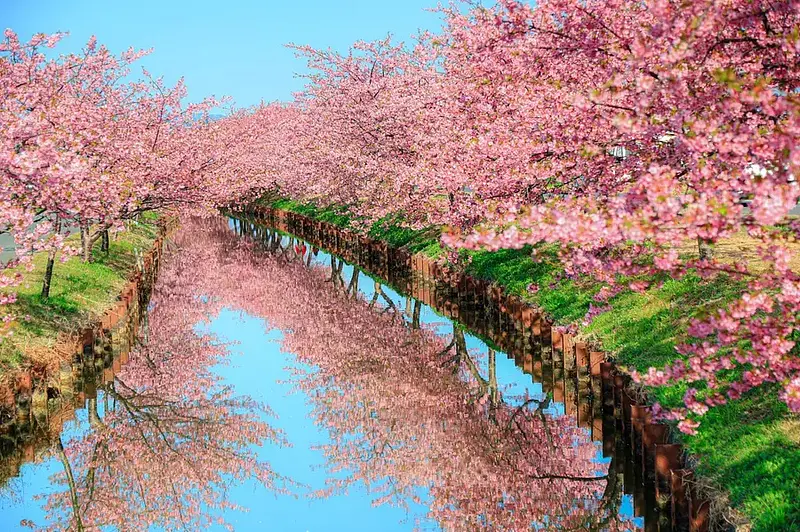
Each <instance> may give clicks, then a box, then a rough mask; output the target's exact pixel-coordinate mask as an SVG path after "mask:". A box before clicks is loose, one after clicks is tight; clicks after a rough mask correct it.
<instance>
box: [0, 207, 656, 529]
mask: <svg viewBox="0 0 800 532" xmlns="http://www.w3.org/2000/svg"><path fill="white" fill-rule="evenodd" d="M171 247H172V250H171V252H170V253H169V256H168V257H167V259H166V260H165V263H164V265H163V266H162V269H161V272H160V275H159V280H158V282H157V283H156V286H155V288H154V290H153V293H152V297H151V299H150V302H149V305H148V307H147V311H146V313H145V315H144V317H143V319H142V320H141V321H142V323H141V326H140V327H139V328H138V334H137V336H136V340H135V341H130V339H128V340H127V341H126V340H125V339H124V338H122V339H120V338H115V339H114V340H113V341H111V340H109V342H110V344H109V346H110V351H111V355H110V356H109V357H106V359H105V360H104V361H103V362H102V363H100V364H98V363H97V361H96V360H91V361H87V360H86V359H85V357H83V358H80V357H79V358H76V363H75V365H81V364H82V365H83V366H84V367H82V368H78V369H73V370H72V376H71V377H70V376H67V377H65V378H62V382H63V381H65V380H66V381H69V382H70V383H72V385H71V386H62V387H60V388H58V387H55V386H54V387H53V388H52V389H48V393H47V397H48V399H47V400H46V407H45V408H44V409H43V411H40V412H38V413H37V412H31V413H28V414H26V415H27V416H28V417H27V418H26V419H25V420H22V421H20V420H19V419H17V421H16V422H15V423H6V425H5V426H4V428H3V432H0V438H2V439H0V453H2V455H1V456H0V530H17V529H22V530H24V529H30V528H34V529H39V528H49V529H82V530H93V529H108V530H114V529H117V530H148V529H153V530H159V529H166V530H172V529H189V530H195V529H201V530H205V529H220V530H221V529H224V527H225V526H226V525H230V526H231V527H233V528H234V529H236V530H279V531H283V530H287V531H294V530H297V531H316V530H319V531H324V530H365V531H366V530H440V529H444V530H479V529H487V530H530V529H536V530H637V529H640V528H642V527H645V526H646V525H650V524H653V523H656V522H657V516H656V518H654V517H653V511H652V509H651V508H650V507H649V506H652V505H649V506H648V507H647V508H644V506H642V504H641V503H637V497H638V498H640V499H641V498H642V497H644V495H643V493H644V491H642V490H639V491H637V490H634V489H631V485H633V484H637V483H638V484H642V481H641V479H638V480H637V479H636V475H637V472H636V470H635V469H634V468H632V466H631V462H632V461H634V457H628V459H627V461H625V460H624V458H622V457H624V456H625V452H624V451H625V449H623V448H620V444H619V443H618V442H617V441H616V440H614V439H612V440H610V441H611V443H610V444H609V438H608V434H609V424H610V425H611V427H612V430H613V425H614V420H613V418H612V419H610V420H609V419H603V418H602V417H599V418H597V419H594V418H593V412H592V411H583V412H576V410H578V411H579V410H580V409H581V404H580V401H579V400H575V401H573V400H572V399H574V396H575V393H577V391H578V388H580V386H579V385H576V387H574V388H573V389H572V396H570V394H569V387H566V388H565V387H563V386H562V387H560V388H559V387H553V386H552V385H547V384H545V385H543V384H542V382H543V380H542V379H538V380H537V379H534V378H532V375H531V371H527V372H526V371H524V366H525V363H520V362H521V361H522V360H521V359H522V358H524V357H523V356H522V355H521V354H520V353H505V352H503V351H502V350H501V349H500V348H499V347H498V346H497V344H495V343H494V342H493V341H491V340H489V339H488V338H487V336H486V335H485V334H484V332H483V331H481V330H477V329H475V328H471V329H470V328H466V327H465V326H463V325H462V324H461V323H460V322H458V321H454V320H452V319H450V318H448V317H446V316H444V315H443V314H442V313H440V312H437V311H436V310H434V309H433V308H431V307H429V306H428V305H425V304H423V303H422V302H421V301H420V298H418V297H414V296H415V294H413V293H411V292H413V290H411V291H406V292H404V291H403V290H402V289H401V288H399V287H398V286H397V283H393V282H392V281H391V280H389V279H386V278H381V277H377V276H376V273H375V272H372V271H368V270H365V269H363V268H362V265H361V264H348V263H346V262H345V261H344V260H342V259H341V258H339V257H338V256H335V255H331V254H329V253H327V252H326V251H325V250H324V249H318V248H317V247H314V246H313V245H312V244H311V243H309V242H306V241H304V240H302V239H300V238H297V237H295V236H294V235H290V234H286V233H284V232H282V231H278V230H275V229H272V228H269V227H266V226H261V225H257V224H254V223H252V222H249V221H247V220H238V219H228V220H205V221H195V222H190V223H186V224H185V225H184V227H183V228H182V229H181V230H180V231H179V233H178V234H177V235H176V237H175V242H174V244H173V245H172V246H171ZM387 277H391V275H388V274H387ZM462 307H463V308H462V309H461V312H462V314H464V313H466V312H470V313H472V314H471V315H472V316H473V317H474V316H475V315H479V314H480V312H481V309H480V308H472V309H467V308H466V307H464V305H463V303H462ZM465 321H470V320H465ZM473 321H474V320H473ZM478 329H479V328H478ZM114 334H117V333H115V332H114V331H112V332H111V333H110V335H114ZM118 336H119V334H118ZM482 338H487V339H486V340H484V339H482ZM87 364H88V366H89V369H88V370H87V369H86V367H85V366H87ZM527 364H528V365H529V366H531V368H532V367H533V365H534V361H533V360H527ZM562 369H563V368H562ZM539 370H540V371H544V372H547V371H548V369H547V368H543V367H541V366H540V367H539ZM87 371H88V372H89V373H90V374H91V375H90V376H89V377H87ZM76 375H78V376H79V377H76ZM545 380H547V379H545ZM547 382H551V383H552V382H553V375H552V374H551V375H550V376H549V381H547ZM588 386H589V389H588V392H587V393H589V394H590V395H591V394H592V388H591V384H589V385H588ZM595 395H597V392H595ZM601 406H602V405H601ZM612 406H613V405H612ZM76 407H77V408H76ZM40 410H42V409H40ZM596 410H597V411H599V412H600V414H602V408H598V409H596ZM612 410H613V408H612ZM581 415H583V416H584V417H585V419H584V421H586V422H581V419H582V418H581ZM17 417H19V416H17ZM595 417H596V416H595ZM54 427H55V428H54ZM604 428H605V432H606V438H605V439H604V438H603V436H602V433H603V429H604ZM598 433H599V437H598ZM638 474H639V475H641V473H638ZM643 508H644V509H643ZM648 516H649V517H648ZM648 528H650V526H648Z"/></svg>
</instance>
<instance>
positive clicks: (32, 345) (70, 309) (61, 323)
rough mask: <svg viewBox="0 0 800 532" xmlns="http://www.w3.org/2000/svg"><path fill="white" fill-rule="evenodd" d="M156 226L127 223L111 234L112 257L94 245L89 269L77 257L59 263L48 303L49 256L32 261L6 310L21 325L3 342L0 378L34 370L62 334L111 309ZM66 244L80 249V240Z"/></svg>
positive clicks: (145, 221)
mask: <svg viewBox="0 0 800 532" xmlns="http://www.w3.org/2000/svg"><path fill="white" fill-rule="evenodd" d="M156 220H157V217H156V215H154V214H148V215H145V216H143V217H142V219H141V221H140V222H129V223H128V224H127V230H126V231H123V232H120V233H117V234H115V235H113V234H112V237H111V241H110V245H109V251H108V253H105V252H102V251H101V250H100V245H99V242H98V243H96V245H95V246H94V249H93V250H92V262H90V263H88V264H86V263H84V262H83V261H82V260H81V259H80V258H79V257H70V259H69V260H67V262H65V263H61V262H59V260H58V259H56V262H55V266H54V268H53V279H52V283H51V287H50V297H49V298H48V299H46V300H43V299H42V298H41V295H40V294H41V289H42V279H43V277H44V270H45V265H46V262H47V255H46V253H38V254H36V255H35V256H34V259H33V264H34V269H33V270H32V271H30V272H28V271H26V270H24V269H22V268H20V269H19V271H20V272H21V273H22V274H23V281H22V284H21V285H20V286H19V287H17V288H16V292H17V302H16V303H14V304H13V305H9V306H8V307H7V309H6V310H7V311H10V312H12V313H13V314H14V315H16V316H17V319H16V321H15V323H14V325H13V334H12V336H10V337H8V338H6V339H4V340H2V341H0V374H1V373H3V372H4V371H8V370H9V369H15V368H18V367H21V366H27V365H30V364H31V363H32V362H34V361H35V359H36V356H37V354H38V353H42V352H45V351H46V350H47V349H48V348H51V347H52V346H53V345H54V344H55V340H56V338H57V337H58V335H59V333H62V332H67V331H74V330H77V329H79V328H80V327H82V326H85V325H87V324H88V323H90V321H91V320H92V319H94V318H96V317H97V316H98V315H100V314H102V313H103V312H105V310H106V309H108V308H109V307H111V306H112V304H113V303H114V301H115V300H116V298H117V296H118V295H119V293H120V291H121V289H122V287H123V286H124V285H125V282H126V280H127V279H128V278H129V276H130V275H131V274H132V272H133V271H134V268H135V265H136V253H137V252H138V253H145V252H147V251H148V250H149V249H150V248H151V247H152V245H153V241H154V240H155V239H156V238H157V236H158V226H157V225H156V223H155V222H156ZM68 241H70V243H72V244H73V245H77V243H78V241H77V235H73V236H70V237H69V239H68Z"/></svg>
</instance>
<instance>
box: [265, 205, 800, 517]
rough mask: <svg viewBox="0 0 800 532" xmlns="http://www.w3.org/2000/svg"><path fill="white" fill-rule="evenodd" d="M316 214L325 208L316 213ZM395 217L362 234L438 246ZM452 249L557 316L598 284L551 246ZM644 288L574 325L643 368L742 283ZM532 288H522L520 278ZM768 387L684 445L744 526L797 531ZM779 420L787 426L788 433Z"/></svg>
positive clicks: (795, 496) (717, 416)
mask: <svg viewBox="0 0 800 532" xmlns="http://www.w3.org/2000/svg"><path fill="white" fill-rule="evenodd" d="M270 205H272V206H274V207H277V208H284V209H287V210H292V211H294V212H298V213H302V214H306V215H308V216H312V217H317V218H319V219H323V218H322V217H321V215H320V213H325V212H329V209H330V208H329V209H322V210H317V209H316V208H315V207H312V206H308V205H305V206H304V205H301V204H299V203H297V202H292V201H285V200H282V202H277V203H270ZM333 212H335V213H336V215H337V216H338V217H340V218H337V220H338V223H337V225H347V224H348V223H350V222H351V220H349V219H347V216H346V210H344V209H335V210H334V211H333ZM325 216H330V215H328V214H325ZM401 222H402V220H401V219H400V218H397V217H395V218H393V219H387V220H382V221H380V222H378V223H375V224H373V225H372V226H371V227H370V228H369V235H370V236H371V237H372V238H376V239H381V240H385V241H387V242H388V243H390V244H392V245H394V246H398V247H406V248H407V249H409V250H411V251H413V252H422V253H425V254H427V255H430V256H434V257H436V256H439V255H440V254H441V253H442V250H441V247H440V246H439V236H440V233H439V231H438V230H437V229H436V228H427V229H425V230H421V231H415V230H412V229H409V228H407V227H403V226H402V223H401ZM533 251H534V249H533V248H532V247H530V246H529V247H525V248H523V249H519V250H499V251H493V252H488V251H477V252H462V255H463V258H464V259H466V263H467V266H466V269H467V271H468V272H469V273H471V274H472V275H475V276H476V277H480V278H484V279H488V280H491V281H494V282H497V283H499V284H500V285H502V286H504V287H505V288H506V290H509V291H510V292H512V293H515V294H518V295H521V296H522V297H523V298H525V299H527V300H528V301H530V302H531V303H533V304H534V305H536V306H538V307H539V308H541V309H543V310H544V311H545V312H546V313H547V314H548V315H550V316H551V317H552V318H553V320H554V321H555V322H557V323H561V324H568V323H576V322H577V323H580V322H581V321H582V319H583V317H584V316H585V315H586V312H587V311H588V310H589V305H590V303H592V302H593V301H594V299H593V298H594V295H595V294H596V293H597V291H598V290H599V288H600V287H599V285H598V284H597V283H595V282H593V281H591V280H589V279H585V278H579V279H566V278H565V276H564V272H563V269H562V267H561V265H560V263H559V261H558V258H557V256H556V248H554V247H552V246H542V247H537V248H536V250H535V251H536V260H535V261H534V260H533V259H532V252H533ZM661 281H662V283H661V284H660V286H659V285H655V286H653V287H651V288H650V289H648V290H647V291H645V293H643V294H640V293H634V292H625V293H622V294H620V295H618V296H616V297H614V298H613V299H611V301H610V303H611V305H612V310H611V311H609V312H606V313H604V314H601V315H599V316H597V317H596V318H595V319H594V320H593V322H592V323H591V324H589V325H588V326H585V327H583V328H582V334H583V335H585V336H587V337H588V338H589V339H590V340H592V341H593V342H595V343H596V344H598V345H600V346H602V348H603V349H604V350H605V351H606V352H608V353H610V354H612V356H614V358H615V359H616V361H617V362H618V363H619V364H620V365H621V366H624V367H630V368H636V369H638V370H646V369H647V368H649V367H662V366H664V365H665V364H667V363H668V362H671V361H673V360H675V359H676V358H677V357H678V356H679V355H678V353H677V352H676V350H675V346H676V345H677V344H680V343H681V342H683V341H685V339H686V328H687V326H688V323H689V322H690V320H691V319H692V318H698V317H702V316H704V315H706V314H707V313H708V312H711V311H713V310H714V309H715V308H719V307H720V306H722V305H724V304H725V303H727V302H729V301H731V300H732V299H734V298H735V297H737V296H738V295H739V294H741V293H742V289H743V285H742V283H740V282H734V281H732V280H731V279H729V278H727V277H724V276H721V277H719V278H717V279H715V280H713V281H707V280H701V279H700V278H699V277H697V276H695V275H687V276H684V277H682V278H680V279H670V278H665V279H662V280H661ZM532 284H533V285H537V286H538V287H539V290H538V291H536V292H535V293H530V292H529V291H528V287H529V286H530V285H532ZM686 388H687V385H686V384H685V383H679V384H677V385H673V386H668V387H660V388H657V389H652V390H651V392H652V395H653V397H654V399H655V400H657V401H659V402H661V403H662V404H664V405H667V406H678V405H680V404H681V402H682V398H683V395H684V393H685V391H686ZM794 419H795V418H792V417H791V416H790V415H789V413H788V411H787V409H786V406H785V404H784V403H783V402H782V401H780V399H779V397H778V390H777V388H775V387H772V388H766V389H759V390H754V391H753V392H752V393H750V394H747V395H746V396H745V397H744V398H742V399H741V400H738V401H734V402H732V403H731V404H728V405H724V406H720V407H716V408H713V409H711V411H710V412H708V414H706V416H705V417H704V418H703V421H702V425H701V426H700V429H699V433H698V435H697V436H686V437H684V443H685V444H686V446H687V448H688V450H689V451H690V452H691V453H693V454H695V455H697V456H698V457H699V459H700V464H699V467H698V472H699V473H700V474H702V475H705V476H706V477H708V478H711V479H713V480H714V481H715V482H716V483H717V484H718V485H720V486H723V487H724V488H725V489H727V491H728V492H729V494H730V499H731V502H732V504H733V505H734V507H735V508H737V509H738V510H739V511H741V512H742V513H744V514H745V515H746V516H747V517H748V518H749V519H750V520H751V522H752V524H753V530H763V531H767V530H800V436H797V434H795V433H796V432H800V429H798V428H797V427H798V426H799V425H800V422H797V421H794ZM787 426H790V427H793V428H792V430H793V431H795V432H794V433H792V434H788V431H787V428H786V427H787Z"/></svg>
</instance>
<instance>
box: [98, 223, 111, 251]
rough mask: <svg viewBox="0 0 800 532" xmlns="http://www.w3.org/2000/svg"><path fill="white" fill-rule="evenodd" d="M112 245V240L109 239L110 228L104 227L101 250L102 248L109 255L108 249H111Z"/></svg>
mask: <svg viewBox="0 0 800 532" xmlns="http://www.w3.org/2000/svg"><path fill="white" fill-rule="evenodd" d="M110 245H111V242H110V241H109V237H108V229H103V233H102V240H101V244H100V249H101V250H102V251H103V252H104V253H105V254H106V255H108V249H109V247H110Z"/></svg>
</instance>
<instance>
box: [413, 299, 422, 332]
mask: <svg viewBox="0 0 800 532" xmlns="http://www.w3.org/2000/svg"><path fill="white" fill-rule="evenodd" d="M421 310H422V305H420V302H419V301H414V315H413V316H412V318H411V328H412V329H419V313H420V311H421Z"/></svg>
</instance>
